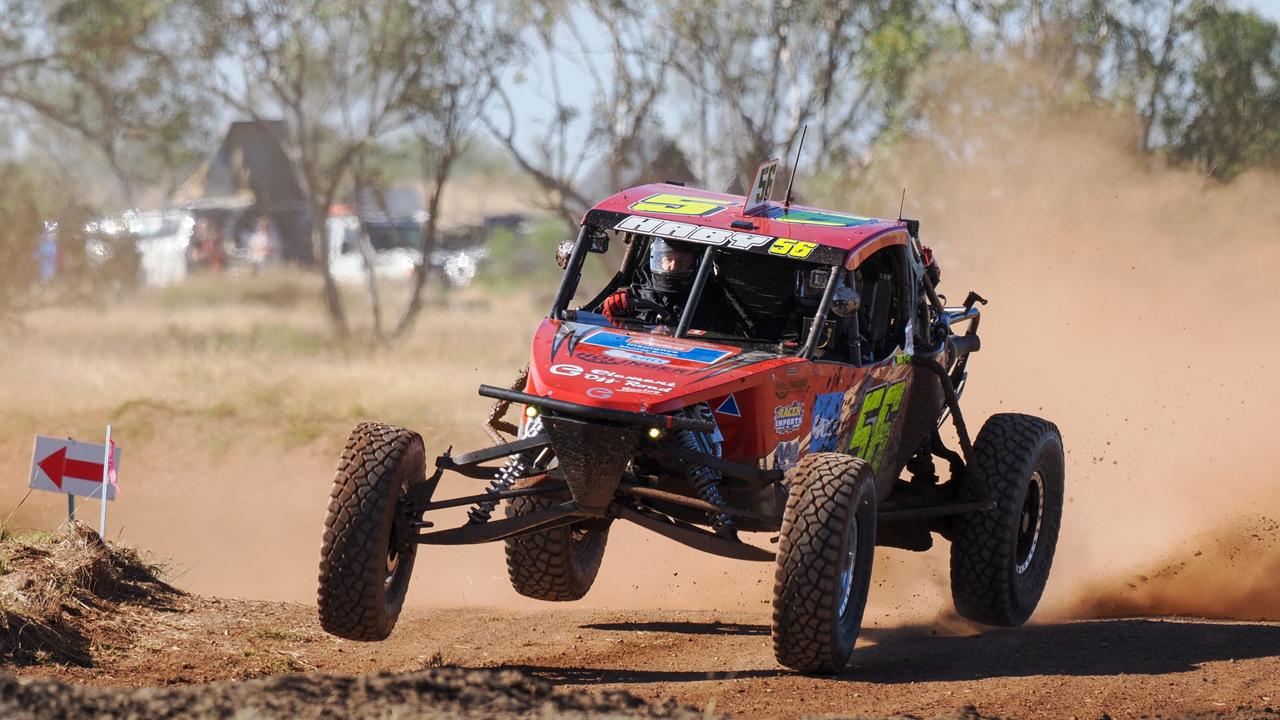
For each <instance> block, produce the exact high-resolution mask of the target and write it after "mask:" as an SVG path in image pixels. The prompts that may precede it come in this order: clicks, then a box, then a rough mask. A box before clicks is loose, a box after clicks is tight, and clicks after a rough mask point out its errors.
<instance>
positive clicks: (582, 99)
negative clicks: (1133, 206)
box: [498, 0, 1280, 166]
mask: <svg viewBox="0 0 1280 720" xmlns="http://www.w3.org/2000/svg"><path fill="white" fill-rule="evenodd" d="M1231 4H1233V5H1235V6H1237V7H1242V8H1247V9H1250V10H1254V11H1255V12H1257V13H1258V14H1260V15H1262V16H1264V17H1267V18H1269V19H1271V20H1274V21H1276V22H1280V0H1233V1H1232V3H1231ZM576 17H577V18H578V21H579V23H580V24H581V25H582V29H583V35H584V36H585V37H588V38H590V37H596V38H600V39H601V43H604V42H605V41H606V39H607V38H608V33H609V29H608V28H603V27H600V26H598V25H597V24H595V23H593V22H592V21H591V19H590V18H589V17H588V14H587V13H577V15H576ZM573 45H574V43H573V41H572V40H568V39H567V40H566V42H565V47H572V46H573ZM599 47H600V50H599V51H598V52H597V53H596V54H597V59H598V61H600V62H604V63H607V62H608V58H607V57H604V56H605V54H606V51H605V50H604V49H603V45H601V46H599ZM585 62H586V58H584V57H583V55H582V53H580V52H575V53H574V54H570V53H566V52H562V53H561V57H560V58H559V59H558V60H557V62H556V63H555V67H554V70H553V69H552V68H551V67H550V66H549V65H547V64H546V63H545V61H544V60H543V59H542V56H541V55H539V56H538V58H537V59H535V60H534V64H533V65H531V66H529V67H524V68H521V69H520V70H519V71H516V72H513V73H510V74H508V76H507V78H506V83H505V87H506V89H507V92H508V93H509V94H510V96H511V99H512V102H513V104H514V105H515V107H516V108H517V113H518V116H517V132H516V141H517V145H518V147H520V148H522V149H524V150H525V151H526V152H530V153H535V152H537V148H538V142H537V136H538V132H539V131H540V128H541V127H542V126H543V125H544V124H545V123H546V122H547V120H548V119H549V118H550V117H551V116H552V104H551V102H549V100H548V98H550V97H551V96H552V91H551V77H553V76H554V77H555V78H556V79H557V80H558V81H559V85H560V92H561V97H562V98H563V100H564V102H565V104H567V105H569V106H571V107H575V108H584V109H589V108H590V102H591V99H592V95H593V93H594V91H595V86H594V84H593V83H592V81H591V78H590V76H589V75H588V74H587V72H586V71H585V70H584V69H583V67H584V64H585ZM604 70H605V72H606V73H607V71H608V69H607V67H605V68H604ZM664 119H665V120H666V121H667V122H668V123H670V122H671V120H672V119H671V118H669V117H666V118H664ZM588 123H589V118H580V119H579V121H578V122H577V123H576V126H575V128H574V131H573V132H572V133H571V134H570V138H571V140H572V143H573V145H574V146H575V147H576V146H579V145H580V143H581V142H582V140H583V138H584V137H585V135H586V132H587V130H588ZM498 124H499V125H500V126H502V127H505V125H506V119H505V117H502V118H501V119H499V120H498ZM669 130H670V128H668V131H669ZM589 165H590V164H589V163H588V166H589Z"/></svg>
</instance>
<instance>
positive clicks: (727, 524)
mask: <svg viewBox="0 0 1280 720" xmlns="http://www.w3.org/2000/svg"><path fill="white" fill-rule="evenodd" d="M684 415H685V416H686V417H690V418H693V419H695V420H705V421H708V422H712V423H714V422H715V416H713V415H712V414H711V408H710V407H708V406H707V404H706V403H699V404H698V405H694V406H692V407H689V408H685V410H684ZM723 439H724V438H723V436H722V435H721V434H720V429H719V428H716V430H715V431H714V432H713V433H700V432H694V431H693V430H680V431H679V432H677V433H676V434H675V440H676V442H678V443H679V444H680V446H681V447H683V448H684V449H686V450H690V451H692V452H697V453H703V454H706V455H712V456H714V457H720V445H721V442H722V441H723ZM685 477H687V478H688V479H689V483H690V484H692V485H693V489H694V490H695V491H696V492H697V493H698V497H699V498H702V500H704V501H706V502H709V503H711V504H712V505H715V506H716V507H724V505H725V502H724V497H723V496H722V495H721V494H720V473H719V472H718V471H716V470H713V469H711V468H709V467H706V466H705V465H695V464H689V465H687V466H686V468H685ZM708 515H709V516H710V518H711V527H712V528H713V529H714V530H715V531H716V534H717V535H719V536H721V537H726V538H733V539H737V537H738V530H737V527H736V526H735V525H734V522H733V518H732V517H731V516H729V515H728V514H727V513H723V512H719V513H708Z"/></svg>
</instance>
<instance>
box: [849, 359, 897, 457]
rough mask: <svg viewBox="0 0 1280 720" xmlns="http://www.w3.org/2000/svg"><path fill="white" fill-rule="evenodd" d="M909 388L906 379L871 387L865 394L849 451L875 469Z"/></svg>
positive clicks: (887, 443) (886, 445)
mask: <svg viewBox="0 0 1280 720" xmlns="http://www.w3.org/2000/svg"><path fill="white" fill-rule="evenodd" d="M906 391H907V381H906V380H899V381H898V382H896V383H893V384H892V385H881V386H879V387H874V388H871V389H870V390H868V391H867V393H866V395H864V396H863V398H862V409H861V410H860V411H858V423H857V424H856V425H855V426H854V430H853V438H852V439H850V440H849V452H850V453H852V454H854V455H857V456H858V457H860V458H862V459H863V460H866V461H867V462H868V463H870V465H871V469H872V470H876V471H878V470H879V469H880V461H881V460H882V459H883V456H884V451H885V448H886V447H888V445H889V434H890V432H891V431H892V430H893V421H894V419H895V418H896V417H897V416H898V410H899V409H900V408H901V407H902V395H903V393H905V392H906Z"/></svg>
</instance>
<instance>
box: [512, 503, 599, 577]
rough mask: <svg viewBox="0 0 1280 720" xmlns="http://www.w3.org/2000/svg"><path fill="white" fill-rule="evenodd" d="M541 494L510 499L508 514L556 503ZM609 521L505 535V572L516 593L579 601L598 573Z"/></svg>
mask: <svg viewBox="0 0 1280 720" xmlns="http://www.w3.org/2000/svg"><path fill="white" fill-rule="evenodd" d="M561 502H563V500H556V499H554V498H548V497H546V496H544V495H530V496H526V497H517V498H511V500H509V501H507V509H506V513H507V517H517V516H520V515H527V514H529V513H531V512H535V511H538V510H544V509H546V508H550V507H554V506H556V505H559V504H560V503H561ZM610 522H611V521H609V520H605V519H601V520H583V521H580V522H576V523H573V524H572V525H566V526H563V527H558V528H552V529H551V530H543V531H540V532H532V533H529V534H527V535H520V536H517V537H513V538H510V539H508V540H507V541H506V544H507V575H508V577H510V578H511V587H513V588H515V591H516V592H518V593H520V594H521V595H524V596H525V597H531V598H533V599H535V600H551V601H557V602H563V601H569V600H581V599H582V597H583V596H584V595H586V594H587V591H588V590H590V589H591V584H592V583H594V582H595V580H596V573H598V572H600V563H601V561H602V560H604V547H605V544H606V543H607V542H608V541H609V524H610Z"/></svg>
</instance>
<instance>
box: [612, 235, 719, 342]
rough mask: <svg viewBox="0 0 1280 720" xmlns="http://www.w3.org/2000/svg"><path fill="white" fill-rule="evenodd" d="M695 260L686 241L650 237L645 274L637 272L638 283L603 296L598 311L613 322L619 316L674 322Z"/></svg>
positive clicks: (652, 321)
mask: <svg viewBox="0 0 1280 720" xmlns="http://www.w3.org/2000/svg"><path fill="white" fill-rule="evenodd" d="M696 259H697V254H696V253H695V252H694V250H693V248H691V247H690V246H689V245H688V244H686V243H680V242H673V241H668V240H663V239H662V238H654V239H653V241H652V242H651V243H650V244H649V272H648V274H647V276H646V275H645V274H638V275H639V278H638V280H639V282H637V283H636V284H634V285H632V286H631V287H625V288H621V289H619V290H618V291H616V292H614V293H613V294H612V295H610V296H609V297H607V298H605V301H604V305H603V306H602V308H601V310H600V312H601V313H602V314H603V315H604V316H605V317H607V318H609V322H612V323H614V324H617V322H618V321H619V320H622V319H634V320H639V321H641V322H645V323H650V324H657V323H659V322H671V323H674V322H676V321H677V320H678V319H679V318H680V314H681V312H683V310H684V306H685V303H686V302H687V301H688V299H689V288H690V287H691V286H692V285H693V275H694V268H693V266H694V262H695V260H696ZM704 300H705V298H704ZM701 302H702V301H700V303H699V304H701Z"/></svg>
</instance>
